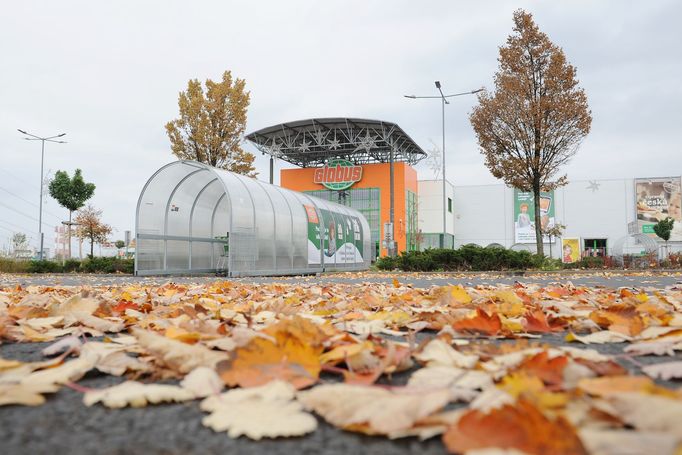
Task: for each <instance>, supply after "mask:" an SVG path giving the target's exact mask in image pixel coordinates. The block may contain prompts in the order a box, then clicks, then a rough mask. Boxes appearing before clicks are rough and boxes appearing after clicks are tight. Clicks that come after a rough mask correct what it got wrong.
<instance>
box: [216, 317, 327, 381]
mask: <svg viewBox="0 0 682 455" xmlns="http://www.w3.org/2000/svg"><path fill="white" fill-rule="evenodd" d="M264 333H266V334H267V335H270V337H272V338H274V340H270V339H266V338H261V337H256V338H253V339H252V340H251V341H250V342H249V343H248V344H247V345H246V346H244V347H241V348H238V349H236V350H235V351H234V353H233V356H232V358H230V359H229V360H224V361H222V362H220V363H218V364H217V366H216V368H217V370H218V374H220V377H221V378H222V379H223V381H225V383H226V384H227V385H229V386H231V387H234V386H237V385H238V386H241V387H255V386H260V385H263V384H266V383H268V382H270V381H272V380H275V379H281V380H284V381H287V382H289V383H291V384H292V385H293V386H294V387H296V388H297V389H302V388H304V387H308V386H310V385H312V384H315V383H316V382H317V380H318V377H319V375H320V369H321V364H320V354H322V346H321V342H322V340H323V339H324V336H323V335H320V331H319V329H318V328H317V326H316V325H315V324H314V323H312V322H309V321H306V320H305V319H302V318H295V319H292V320H287V321H282V322H280V323H278V324H275V325H274V326H270V327H268V328H267V329H266V330H265V331H264Z"/></svg>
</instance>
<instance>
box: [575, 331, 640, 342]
mask: <svg viewBox="0 0 682 455" xmlns="http://www.w3.org/2000/svg"><path fill="white" fill-rule="evenodd" d="M631 340H632V337H630V336H628V335H624V334H622V333H619V332H612V331H610V330H602V331H601V332H594V333H590V334H589V335H583V336H580V335H576V334H575V333H573V332H569V334H568V335H566V341H569V342H570V341H579V342H581V343H583V344H593V343H594V344H604V343H624V342H626V341H631Z"/></svg>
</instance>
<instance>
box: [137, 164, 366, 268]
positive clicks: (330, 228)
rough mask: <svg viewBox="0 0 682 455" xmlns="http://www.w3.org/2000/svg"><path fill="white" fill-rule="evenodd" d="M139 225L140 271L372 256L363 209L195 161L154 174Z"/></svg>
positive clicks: (349, 262)
mask: <svg viewBox="0 0 682 455" xmlns="http://www.w3.org/2000/svg"><path fill="white" fill-rule="evenodd" d="M135 227H136V231H135V232H136V242H137V250H136V251H137V254H136V258H135V273H136V274H137V275H172V274H192V273H197V274H200V273H213V272H223V273H225V274H226V275H227V276H232V277H237V276H254V275H296V274H309V273H316V272H321V271H340V270H364V269H367V268H368V267H369V265H370V259H371V254H370V251H371V248H370V245H371V239H370V229H369V224H368V223H367V220H366V219H365V217H364V216H363V215H362V214H361V213H360V212H359V211H357V210H354V209H352V208H350V207H346V206H343V205H340V204H336V203H334V202H330V201H324V200H322V199H318V198H315V197H311V196H308V195H306V194H302V193H298V192H295V191H291V190H287V189H284V188H280V187H277V186H274V185H269V184H267V183H264V182H261V181H258V180H256V179H254V178H249V177H246V176H243V175H238V174H234V173H232V172H228V171H225V170H221V169H216V168H213V167H211V166H208V165H205V164H202V163H198V162H194V161H176V162H173V163H170V164H168V165H166V166H164V167H162V168H161V169H159V170H158V171H156V173H154V175H153V176H152V177H151V178H150V179H149V181H147V183H146V184H145V186H144V188H143V189H142V193H141V194H140V198H139V200H138V203H137V213H136V226H135Z"/></svg>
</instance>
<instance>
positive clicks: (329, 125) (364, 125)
mask: <svg viewBox="0 0 682 455" xmlns="http://www.w3.org/2000/svg"><path fill="white" fill-rule="evenodd" d="M246 139H247V140H248V141H250V142H252V143H253V144H254V145H255V146H256V148H257V149H258V150H259V151H261V152H262V153H264V154H268V155H270V157H271V159H272V158H278V159H281V160H284V161H286V162H288V163H291V164H295V165H296V166H300V167H316V166H322V165H324V164H325V163H326V162H327V160H328V159H330V158H343V159H346V160H348V161H350V162H351V163H353V164H357V165H362V164H370V163H388V162H390V161H391V159H393V160H394V161H404V162H406V163H408V164H410V165H414V164H417V163H418V162H419V161H420V160H422V159H423V158H426V152H424V151H423V150H422V149H421V147H419V146H418V145H417V144H416V143H415V142H414V141H413V140H412V138H411V137H410V136H408V135H407V133H405V131H403V129H402V128H400V127H399V126H398V125H396V124H395V123H391V122H384V121H381V120H367V119H359V118H343V117H335V118H312V119H307V120H297V121H294V122H287V123H281V124H279V125H274V126H270V127H267V128H263V129H260V130H258V131H254V132H252V133H250V134H248V135H247V136H246Z"/></svg>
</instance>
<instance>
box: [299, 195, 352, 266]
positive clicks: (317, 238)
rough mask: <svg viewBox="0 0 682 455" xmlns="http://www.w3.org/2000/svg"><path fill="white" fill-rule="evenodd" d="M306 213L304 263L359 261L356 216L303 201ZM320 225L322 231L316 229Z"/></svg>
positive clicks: (318, 228) (319, 228)
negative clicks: (317, 206)
mask: <svg viewBox="0 0 682 455" xmlns="http://www.w3.org/2000/svg"><path fill="white" fill-rule="evenodd" d="M305 209H306V213H307V215H308V264H320V259H321V256H322V255H324V263H325V264H354V263H360V262H363V256H362V255H363V251H362V249H363V240H364V239H363V238H362V237H363V234H362V229H361V228H360V220H359V219H358V218H357V217H354V216H348V215H344V214H341V213H332V212H330V211H328V210H324V209H320V210H319V213H320V216H318V212H317V211H316V210H315V207H312V206H308V205H305ZM321 229H322V232H320V230H321Z"/></svg>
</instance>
